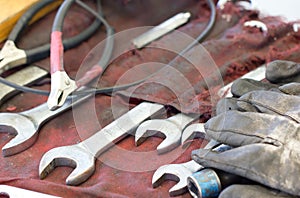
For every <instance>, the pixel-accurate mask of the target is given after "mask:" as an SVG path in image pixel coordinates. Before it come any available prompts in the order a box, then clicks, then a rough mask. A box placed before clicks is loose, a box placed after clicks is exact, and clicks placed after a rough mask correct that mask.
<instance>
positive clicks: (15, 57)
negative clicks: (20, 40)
mask: <svg viewBox="0 0 300 198" xmlns="http://www.w3.org/2000/svg"><path fill="white" fill-rule="evenodd" d="M26 58H27V57H26V53H25V51H24V50H21V49H19V48H17V47H16V45H15V42H14V41H12V40H7V41H6V42H5V43H4V46H3V48H2V49H1V51H0V73H3V72H4V71H6V70H9V69H11V68H13V67H16V66H19V65H23V64H25V63H26Z"/></svg>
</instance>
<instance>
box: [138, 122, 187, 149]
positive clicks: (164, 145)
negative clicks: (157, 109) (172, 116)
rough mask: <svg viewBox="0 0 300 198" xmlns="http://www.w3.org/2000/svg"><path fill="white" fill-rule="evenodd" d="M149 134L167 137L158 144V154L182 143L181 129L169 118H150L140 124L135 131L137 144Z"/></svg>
mask: <svg viewBox="0 0 300 198" xmlns="http://www.w3.org/2000/svg"><path fill="white" fill-rule="evenodd" d="M149 136H156V137H161V138H165V139H164V140H163V141H162V142H161V143H160V144H159V145H158V146H157V152H158V154H163V153H166V152H168V151H171V150H173V149H174V148H176V147H177V146H178V145H180V138H181V130H180V129H179V127H178V126H177V125H176V124H174V123H172V122H170V121H168V120H148V121H145V122H143V123H142V124H140V125H139V127H138V128H137V130H136V133H135V144H136V146H138V145H140V144H141V143H142V142H144V141H145V140H146V138H147V137H149Z"/></svg>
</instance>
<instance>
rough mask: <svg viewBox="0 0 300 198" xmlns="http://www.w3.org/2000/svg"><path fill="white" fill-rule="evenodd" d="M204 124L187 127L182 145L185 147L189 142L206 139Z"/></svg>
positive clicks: (182, 138)
mask: <svg viewBox="0 0 300 198" xmlns="http://www.w3.org/2000/svg"><path fill="white" fill-rule="evenodd" d="M205 135H206V133H205V129H204V123H195V124H191V125H190V126H188V127H186V128H185V129H184V131H183V132H182V137H181V145H182V146H183V147H184V146H186V143H188V141H189V140H192V139H196V138H202V139H203V138H205Z"/></svg>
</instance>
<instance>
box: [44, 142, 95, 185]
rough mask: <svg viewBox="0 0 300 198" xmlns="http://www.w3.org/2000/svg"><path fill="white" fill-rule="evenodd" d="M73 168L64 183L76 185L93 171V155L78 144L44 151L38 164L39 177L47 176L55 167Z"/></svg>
mask: <svg viewBox="0 0 300 198" xmlns="http://www.w3.org/2000/svg"><path fill="white" fill-rule="evenodd" d="M58 166H69V167H72V168H75V169H74V170H73V172H72V173H71V174H70V175H69V176H68V177H67V179H66V184H67V185H71V186H76V185H79V184H81V183H83V182H84V181H86V180H87V179H88V178H89V177H90V176H91V175H92V174H93V173H94V171H95V157H94V156H93V155H92V154H90V153H87V152H86V150H85V149H84V148H82V147H81V146H80V145H72V146H63V147H58V148H54V149H51V150H49V151H48V152H46V153H45V154H44V155H43V157H42V159H41V161H40V166H39V175H40V178H41V179H44V178H45V177H47V175H48V174H50V173H51V172H52V171H53V170H54V169H55V168H56V167H58Z"/></svg>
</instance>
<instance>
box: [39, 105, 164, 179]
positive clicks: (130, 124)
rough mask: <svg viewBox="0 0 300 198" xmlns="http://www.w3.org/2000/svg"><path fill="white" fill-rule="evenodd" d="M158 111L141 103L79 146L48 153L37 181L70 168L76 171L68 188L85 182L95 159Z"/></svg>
mask: <svg viewBox="0 0 300 198" xmlns="http://www.w3.org/2000/svg"><path fill="white" fill-rule="evenodd" d="M162 110H164V106H163V105H160V104H154V103H148V102H143V103H141V104H139V105H137V106H136V107H134V108H133V109H131V110H130V111H128V112H127V113H126V114H124V115H122V116H121V117H119V118H118V119H116V120H115V121H113V122H112V123H110V124H109V125H107V126H105V127H104V128H103V129H101V130H100V131H98V132H97V133H95V134H94V135H93V136H91V137H89V138H88V139H86V140H84V141H83V142H80V143H79V144H74V145H71V146H62V147H58V148H53V149H51V150H49V151H48V152H46V153H45V154H44V155H43V157H42V159H41V161H40V166H39V175H40V178H41V179H43V178H45V177H46V176H47V175H48V174H49V173H50V172H51V171H52V170H53V169H54V168H55V167H57V166H70V167H73V168H75V167H76V168H75V170H74V171H73V172H72V173H71V174H70V175H69V176H68V177H67V179H66V183H67V184H68V185H78V184H80V183H82V182H84V181H86V180H87V179H88V178H89V177H90V176H91V175H92V174H93V172H94V170H95V158H96V157H97V156H99V155H100V154H102V153H103V152H105V151H106V150H107V149H108V148H110V147H111V146H113V145H114V143H116V142H118V141H120V140H121V139H123V138H125V137H126V136H127V135H128V133H129V132H131V131H133V130H134V129H136V127H137V126H138V125H139V124H140V123H142V122H143V121H144V120H146V119H147V118H149V117H151V116H155V115H156V114H158V113H161V111H162Z"/></svg>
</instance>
